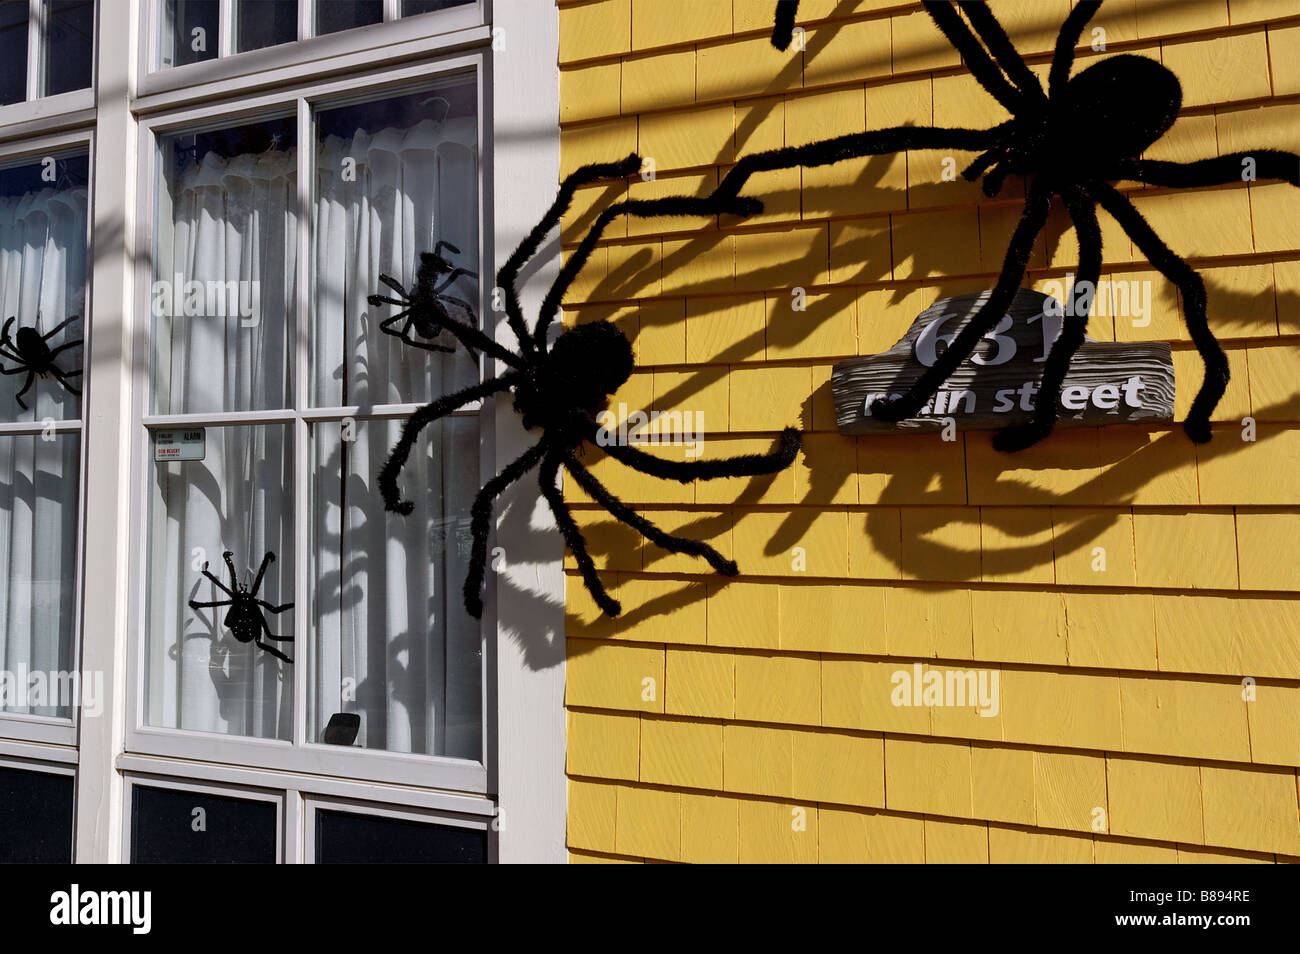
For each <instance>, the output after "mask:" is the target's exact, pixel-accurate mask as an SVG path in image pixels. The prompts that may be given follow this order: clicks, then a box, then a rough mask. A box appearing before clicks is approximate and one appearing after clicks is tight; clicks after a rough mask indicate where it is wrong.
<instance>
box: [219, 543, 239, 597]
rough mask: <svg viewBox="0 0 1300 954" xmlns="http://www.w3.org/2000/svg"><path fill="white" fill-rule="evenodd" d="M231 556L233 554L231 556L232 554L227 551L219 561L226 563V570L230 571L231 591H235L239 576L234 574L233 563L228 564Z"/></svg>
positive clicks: (237, 586) (237, 587)
mask: <svg viewBox="0 0 1300 954" xmlns="http://www.w3.org/2000/svg"><path fill="white" fill-rule="evenodd" d="M232 556H234V554H233V553H232V552H230V551H229V550H227V551H226V552H225V553H223V554H221V559H223V560H225V561H226V569H227V570H229V571H230V587H231V589H235V590H237V589H239V574H238V573H236V572H235V564H233V563H231V562H230V558H231V557H232ZM223 589H224V587H223Z"/></svg>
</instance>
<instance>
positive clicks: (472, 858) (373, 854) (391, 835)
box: [316, 809, 487, 865]
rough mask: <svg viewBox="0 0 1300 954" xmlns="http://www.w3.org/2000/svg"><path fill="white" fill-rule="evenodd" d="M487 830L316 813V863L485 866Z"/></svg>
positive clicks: (333, 813)
mask: <svg viewBox="0 0 1300 954" xmlns="http://www.w3.org/2000/svg"><path fill="white" fill-rule="evenodd" d="M486 862H487V832H486V831H483V830H482V829H480V828H457V827H453V826H451V825H430V824H425V823H423V822H413V821H407V820H406V819H402V818H384V817H382V816H378V815H358V814H355V813H353V812H334V811H326V810H321V809H317V811H316V863H317V864H322V865H327V864H340V863H342V864H429V865H435V864H480V865H481V864H485V863H486Z"/></svg>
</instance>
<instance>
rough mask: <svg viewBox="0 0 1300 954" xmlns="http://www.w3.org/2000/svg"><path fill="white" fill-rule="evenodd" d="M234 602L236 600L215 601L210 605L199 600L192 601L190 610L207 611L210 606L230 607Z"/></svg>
mask: <svg viewBox="0 0 1300 954" xmlns="http://www.w3.org/2000/svg"><path fill="white" fill-rule="evenodd" d="M233 602H234V600H214V601H213V602H210V603H203V602H199V601H198V600H190V609H207V608H208V607H209V606H229V605H230V604H231V603H233Z"/></svg>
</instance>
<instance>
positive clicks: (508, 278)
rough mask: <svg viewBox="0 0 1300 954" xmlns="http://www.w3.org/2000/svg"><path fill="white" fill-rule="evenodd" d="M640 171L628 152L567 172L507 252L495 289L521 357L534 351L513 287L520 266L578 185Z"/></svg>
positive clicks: (556, 220) (636, 159)
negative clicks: (534, 220)
mask: <svg viewBox="0 0 1300 954" xmlns="http://www.w3.org/2000/svg"><path fill="white" fill-rule="evenodd" d="M640 168H641V157H640V156H638V155H637V154H636V153H631V154H630V155H628V156H626V157H625V158H623V159H620V160H619V161H618V162H593V163H590V164H588V165H585V166H582V167H581V168H579V169H576V170H574V171H573V172H571V173H569V174H568V175H567V176H565V177H564V180H563V181H562V182H561V183H560V189H559V191H558V192H557V193H556V194H555V200H554V201H553V202H552V203H551V207H550V208H549V209H547V210H546V214H545V215H543V216H542V217H541V219H539V220H538V221H537V224H536V225H534V226H533V227H532V229H531V230H530V231H529V233H528V234H527V235H526V236H524V239H523V241H522V242H520V243H519V245H518V246H517V247H516V248H515V250H514V251H513V252H511V253H510V257H509V258H508V259H506V263H505V264H504V265H502V266H501V270H500V271H498V272H497V287H499V288H500V289H501V290H502V296H503V298H504V299H505V307H506V320H507V322H509V324H510V330H511V331H513V332H514V333H515V337H516V338H518V339H519V347H520V350H521V351H523V353H524V354H525V355H532V354H533V353H534V352H535V351H537V350H538V349H537V346H536V345H535V344H534V343H533V338H532V337H531V336H530V335H529V334H528V322H527V321H526V320H525V319H524V312H523V306H522V305H520V303H519V291H518V289H517V288H515V282H516V281H517V280H518V278H519V270H520V269H521V268H523V267H524V263H525V262H527V261H528V260H529V259H531V258H532V257H533V256H534V255H536V254H537V250H538V248H540V247H541V244H542V239H544V238H545V237H546V234H547V233H548V232H550V231H551V229H553V228H554V227H555V226H556V225H557V224H558V223H559V221H560V217H561V216H562V215H564V213H565V212H566V211H567V210H568V208H569V205H570V203H571V202H572V201H573V193H574V192H575V191H576V190H577V189H578V187H579V186H584V185H586V184H587V183H589V182H596V181H597V180H600V179H625V178H627V177H628V176H630V175H632V174H633V173H634V172H636V171H637V170H638V169H640Z"/></svg>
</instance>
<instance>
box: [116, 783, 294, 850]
mask: <svg viewBox="0 0 1300 954" xmlns="http://www.w3.org/2000/svg"><path fill="white" fill-rule="evenodd" d="M131 793H132V794H131V863H132V864H137V865H139V864H252V865H255V864H264V865H269V864H274V863H275V856H276V850H275V845H276V805H275V803H274V802H266V801H260V800H254V799H250V798H230V797H228V796H225V795H209V794H208V793H206V792H183V791H180V790H178V789H171V788H153V787H151V786H145V785H134V786H132V788H131ZM196 810H201V811H202V816H201V817H202V818H203V825H202V826H200V827H199V829H198V830H195V825H194V821H195V819H196V818H197V817H200V816H199V815H198V813H197V811H196Z"/></svg>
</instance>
